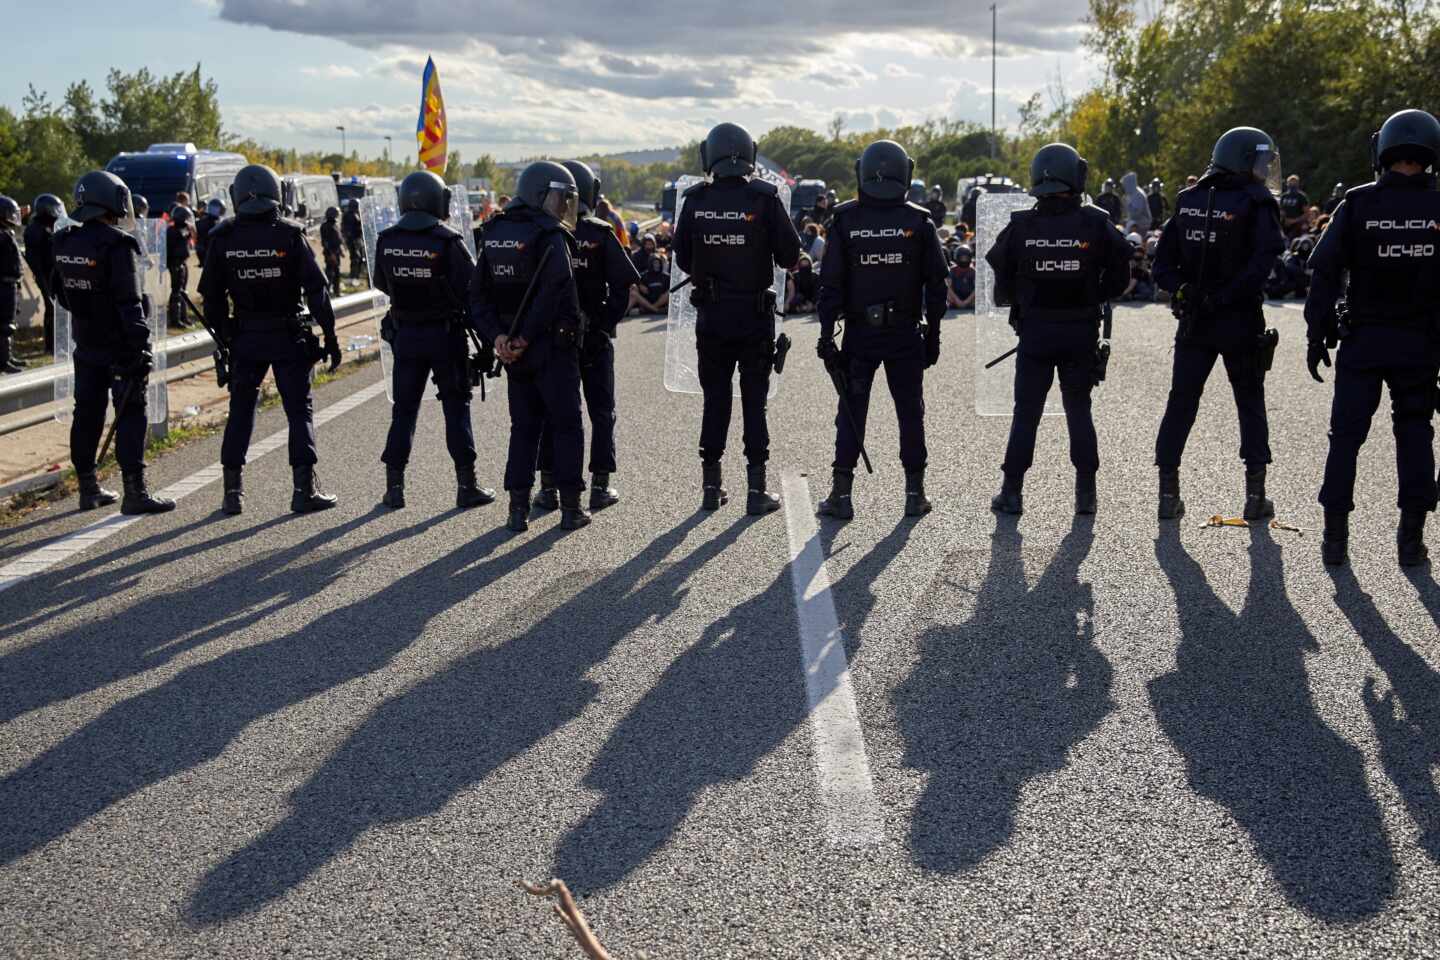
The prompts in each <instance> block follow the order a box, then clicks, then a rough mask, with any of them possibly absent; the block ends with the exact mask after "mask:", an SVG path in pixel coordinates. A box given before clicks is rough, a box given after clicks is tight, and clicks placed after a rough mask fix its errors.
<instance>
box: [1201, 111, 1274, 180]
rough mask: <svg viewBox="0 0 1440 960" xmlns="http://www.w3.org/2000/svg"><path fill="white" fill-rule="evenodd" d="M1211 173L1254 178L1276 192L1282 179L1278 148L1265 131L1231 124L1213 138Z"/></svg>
mask: <svg viewBox="0 0 1440 960" xmlns="http://www.w3.org/2000/svg"><path fill="white" fill-rule="evenodd" d="M1210 173H1233V174H1237V175H1239V176H1249V177H1252V178H1254V180H1255V182H1256V183H1263V184H1265V186H1267V187H1269V188H1270V192H1271V193H1274V194H1276V195H1278V194H1279V193H1280V184H1281V183H1282V182H1283V178H1282V177H1281V176H1280V150H1279V149H1278V148H1277V147H1276V146H1275V141H1274V140H1273V139H1272V138H1271V137H1270V134H1268V133H1266V132H1265V131H1264V130H1257V129H1255V128H1254V127H1234V128H1232V129H1230V130H1226V131H1225V132H1224V133H1222V134H1221V135H1220V139H1219V140H1216V141H1215V149H1214V150H1212V151H1211V153H1210Z"/></svg>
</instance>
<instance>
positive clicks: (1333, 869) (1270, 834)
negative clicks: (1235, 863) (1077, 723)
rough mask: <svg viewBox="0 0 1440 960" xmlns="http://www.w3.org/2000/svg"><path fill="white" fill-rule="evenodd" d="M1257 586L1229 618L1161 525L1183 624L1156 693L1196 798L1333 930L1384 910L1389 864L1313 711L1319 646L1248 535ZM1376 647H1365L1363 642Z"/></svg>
mask: <svg viewBox="0 0 1440 960" xmlns="http://www.w3.org/2000/svg"><path fill="white" fill-rule="evenodd" d="M1249 533H1250V537H1251V541H1250V548H1249V552H1250V581H1249V590H1248V592H1247V595H1246V598H1245V603H1244V605H1243V607H1242V608H1241V610H1240V611H1239V612H1238V613H1235V612H1232V611H1231V610H1230V608H1229V607H1228V606H1226V604H1225V603H1224V601H1222V600H1221V599H1220V598H1219V596H1218V595H1217V594H1216V593H1215V591H1214V589H1213V588H1212V587H1211V586H1210V584H1209V582H1208V581H1207V580H1206V577H1205V571H1204V569H1203V568H1202V567H1201V566H1200V564H1199V563H1197V562H1196V561H1195V560H1194V558H1192V557H1191V556H1190V555H1189V553H1187V552H1186V550H1185V547H1184V544H1183V543H1182V542H1181V538H1180V532H1179V527H1178V525H1176V524H1165V525H1164V526H1162V528H1161V534H1160V536H1159V538H1158V539H1157V540H1156V542H1155V555H1156V557H1157V558H1158V560H1159V562H1160V566H1161V568H1162V569H1163V570H1164V572H1165V575H1166V577H1167V578H1168V579H1169V581H1170V586H1171V589H1172V590H1173V591H1174V594H1175V605H1176V609H1177V613H1178V617H1179V625H1180V633H1181V637H1180V645H1179V647H1178V648H1177V650H1176V654H1175V659H1176V666H1175V669H1174V670H1172V671H1171V672H1170V673H1167V674H1165V675H1164V676H1161V677H1158V678H1156V679H1155V680H1152V681H1151V682H1150V684H1149V689H1150V698H1151V702H1152V704H1153V707H1154V710H1155V715H1156V718H1157V719H1158V721H1159V723H1160V727H1161V729H1162V730H1163V731H1164V733H1165V735H1166V736H1167V737H1169V739H1170V741H1171V743H1173V744H1174V746H1175V748H1176V749H1177V750H1178V751H1179V752H1180V754H1181V756H1182V757H1183V758H1184V760H1185V770H1186V774H1187V777H1188V780H1189V783H1190V786H1191V788H1192V789H1194V790H1195V791H1196V792H1197V793H1198V794H1200V795H1201V796H1203V797H1205V798H1207V799H1209V800H1212V801H1214V802H1215V803H1218V804H1220V805H1221V806H1223V807H1224V808H1225V809H1226V810H1227V811H1228V812H1229V813H1230V815H1231V817H1233V818H1234V820H1235V822H1236V823H1237V824H1238V826H1239V827H1240V828H1241V829H1243V830H1244V831H1245V832H1246V833H1247V834H1249V836H1250V840H1251V843H1252V845H1253V848H1254V851H1255V853H1256V855H1258V856H1259V857H1260V858H1261V859H1262V860H1263V861H1264V863H1265V865H1266V866H1267V867H1268V868H1269V870H1270V873H1271V875H1272V876H1273V877H1274V878H1275V880H1276V882H1277V883H1278V885H1279V887H1280V890H1281V891H1282V892H1283V893H1284V895H1285V897H1286V899H1287V900H1289V901H1290V902H1291V903H1292V904H1294V905H1295V906H1296V907H1298V908H1300V909H1301V910H1304V911H1305V912H1306V913H1309V914H1311V915H1312V916H1315V917H1318V918H1320V919H1322V920H1325V921H1329V922H1350V921H1355V920H1358V919H1362V918H1365V917H1370V916H1374V915H1375V914H1377V913H1380V912H1381V911H1382V910H1384V909H1385V906H1386V904H1387V902H1388V901H1389V900H1390V898H1391V897H1392V896H1393V895H1394V894H1395V892H1396V865H1395V857H1394V854H1393V852H1392V851H1391V849H1390V846H1389V843H1388V841H1387V839H1386V835H1385V828H1384V823H1383V821H1382V819H1381V815H1380V808H1379V804H1378V803H1377V802H1376V800H1375V798H1374V797H1372V796H1371V795H1370V791H1369V788H1368V785H1367V783H1366V779H1365V769H1364V760H1363V757H1362V756H1361V754H1360V751H1359V750H1358V749H1356V748H1355V747H1354V746H1352V745H1351V744H1350V743H1349V742H1348V741H1346V740H1345V739H1344V738H1342V737H1341V736H1339V735H1338V734H1337V733H1336V732H1335V731H1334V730H1332V729H1330V727H1329V726H1327V725H1326V723H1325V721H1324V720H1323V719H1322V718H1321V717H1320V715H1319V712H1318V711H1317V710H1316V707H1315V703H1314V701H1313V699H1312V697H1311V693H1310V686H1309V682H1308V677H1307V675H1306V672H1305V656H1306V653H1307V652H1309V651H1313V650H1316V649H1318V648H1319V645H1318V643H1317V642H1316V640H1315V638H1314V637H1313V636H1312V635H1311V633H1310V631H1309V628H1308V627H1306V625H1305V622H1304V620H1303V619H1302V618H1301V617H1300V615H1299V613H1298V612H1296V610H1295V608H1294V606H1293V605H1292V604H1291V602H1290V599H1289V597H1288V595H1287V593H1286V589H1285V572H1284V565H1283V557H1282V550H1281V547H1280V545H1279V544H1277V543H1276V542H1275V540H1274V539H1272V537H1271V535H1270V531H1269V530H1267V529H1265V528H1264V527H1263V526H1257V527H1253V528H1251V530H1250V531H1249ZM1368 642H1370V641H1367V643H1368Z"/></svg>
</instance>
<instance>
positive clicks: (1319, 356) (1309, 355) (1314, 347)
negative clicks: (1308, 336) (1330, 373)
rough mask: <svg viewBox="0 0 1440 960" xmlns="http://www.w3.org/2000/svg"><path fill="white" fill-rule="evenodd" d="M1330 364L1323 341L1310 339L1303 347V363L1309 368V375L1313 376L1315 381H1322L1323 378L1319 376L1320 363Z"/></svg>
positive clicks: (1323, 380) (1328, 354)
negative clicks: (1308, 343) (1307, 344)
mask: <svg viewBox="0 0 1440 960" xmlns="http://www.w3.org/2000/svg"><path fill="white" fill-rule="evenodd" d="M1322 363H1323V364H1325V366H1327V367H1328V366H1330V351H1329V350H1327V349H1326V348H1325V341H1323V340H1311V341H1310V345H1309V346H1308V347H1306V348H1305V365H1306V366H1307V367H1309V368H1310V376H1312V377H1314V378H1315V382H1316V383H1324V382H1325V378H1324V377H1322V376H1320V364H1322Z"/></svg>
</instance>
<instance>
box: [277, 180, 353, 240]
mask: <svg viewBox="0 0 1440 960" xmlns="http://www.w3.org/2000/svg"><path fill="white" fill-rule="evenodd" d="M280 194H281V197H280V203H281V205H282V206H283V207H284V208H285V210H286V211H287V213H286V214H285V215H286V216H288V217H290V218H291V219H294V220H299V221H300V222H301V223H303V224H305V226H306V227H307V228H309V229H310V230H311V231H314V230H318V229H319V228H320V224H322V223H324V222H325V209H326V208H327V207H338V206H340V191H339V190H337V189H336V188H335V181H334V180H332V179H331V178H330V177H328V176H326V175H324V174H320V173H287V174H286V175H285V176H283V177H281V178H280Z"/></svg>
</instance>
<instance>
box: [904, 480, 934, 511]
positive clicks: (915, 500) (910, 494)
mask: <svg viewBox="0 0 1440 960" xmlns="http://www.w3.org/2000/svg"><path fill="white" fill-rule="evenodd" d="M934 507H935V505H934V504H933V503H931V502H930V498H929V497H927V496H925V471H924V470H910V471H907V472H906V474H905V516H907V517H923V516H925V514H927V513H929V512H930V511H931V510H932V509H934Z"/></svg>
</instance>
